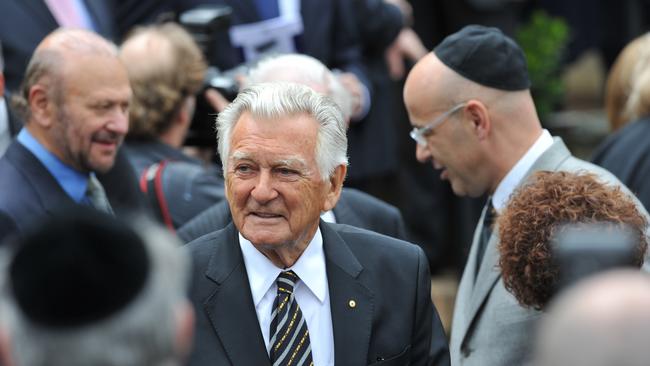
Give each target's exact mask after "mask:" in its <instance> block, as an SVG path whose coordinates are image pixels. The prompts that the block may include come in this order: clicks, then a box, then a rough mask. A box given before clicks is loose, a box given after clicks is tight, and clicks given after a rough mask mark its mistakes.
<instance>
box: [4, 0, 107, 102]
mask: <svg viewBox="0 0 650 366" xmlns="http://www.w3.org/2000/svg"><path fill="white" fill-rule="evenodd" d="M112 1H113V0H83V2H84V4H85V5H86V8H87V9H88V13H89V14H90V17H91V18H92V21H93V23H94V24H95V26H96V27H97V32H98V33H99V34H101V35H103V36H105V37H107V38H109V39H111V38H113V36H114V34H115V26H114V23H113V21H114V19H113V5H112ZM58 26H59V25H58V24H57V22H56V20H55V19H54V17H53V16H52V13H50V9H49V8H48V7H47V5H46V4H45V1H44V0H2V1H0V39H1V40H2V50H3V55H4V60H5V69H4V74H5V78H6V81H7V88H8V89H9V90H11V91H15V90H17V89H18V86H19V85H20V82H21V81H22V78H23V74H24V73H25V69H26V68H27V63H28V62H29V59H30V57H31V56H32V52H33V51H34V49H35V48H36V46H37V45H38V44H39V43H40V42H41V40H43V38H44V37H45V36H46V35H48V33H50V32H51V31H53V30H55V29H56V28H57V27H58Z"/></svg>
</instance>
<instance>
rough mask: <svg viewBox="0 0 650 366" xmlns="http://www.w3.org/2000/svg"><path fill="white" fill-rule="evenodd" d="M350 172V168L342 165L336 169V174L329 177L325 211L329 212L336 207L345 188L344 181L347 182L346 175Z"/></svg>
mask: <svg viewBox="0 0 650 366" xmlns="http://www.w3.org/2000/svg"><path fill="white" fill-rule="evenodd" d="M347 172H348V167H347V166H346V165H344V164H340V165H339V166H337V167H336V169H334V172H333V173H332V175H331V176H330V177H329V185H328V188H327V196H326V197H325V203H324V205H323V211H329V210H331V209H333V208H334V206H336V203H337V202H338V201H339V197H340V196H341V189H342V188H343V181H344V180H345V174H347Z"/></svg>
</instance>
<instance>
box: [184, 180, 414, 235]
mask: <svg viewBox="0 0 650 366" xmlns="http://www.w3.org/2000/svg"><path fill="white" fill-rule="evenodd" d="M333 211H334V216H335V217H336V222H337V223H339V224H346V225H350V226H355V227H359V228H362V229H367V230H372V231H376V232H378V233H380V234H384V235H388V236H392V237H393V238H397V239H402V240H407V235H406V228H405V225H404V220H403V219H402V214H401V213H400V212H399V210H398V209H397V207H395V206H392V205H389V204H388V203H385V202H383V201H381V200H379V199H377V198H375V197H373V196H371V195H369V194H367V193H363V192H361V191H358V190H356V189H352V188H343V191H342V192H341V198H340V199H339V202H338V203H337V204H336V207H334V210H333ZM231 221H232V216H231V215H230V207H228V202H227V201H225V200H224V201H222V202H220V203H217V204H215V205H213V206H212V207H210V208H208V209H207V210H205V211H203V212H202V213H200V214H199V215H198V216H196V217H195V218H193V219H192V220H190V221H188V222H187V223H186V224H185V225H183V226H182V227H181V228H180V229H179V230H178V231H177V232H176V233H177V234H178V236H179V237H180V238H181V239H183V241H184V242H186V243H188V242H190V241H192V240H194V239H196V238H198V237H200V236H203V235H205V234H208V233H211V232H213V231H215V230H220V229H222V228H224V227H226V225H228V224H229V223H230V222H231Z"/></svg>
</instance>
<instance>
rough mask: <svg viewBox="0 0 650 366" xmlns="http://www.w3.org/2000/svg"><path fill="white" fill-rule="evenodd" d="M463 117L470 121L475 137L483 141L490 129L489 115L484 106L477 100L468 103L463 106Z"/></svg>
mask: <svg viewBox="0 0 650 366" xmlns="http://www.w3.org/2000/svg"><path fill="white" fill-rule="evenodd" d="M465 116H467V117H468V118H469V120H470V121H471V123H472V127H473V129H474V133H475V134H476V137H477V138H478V139H479V140H485V139H486V138H487V137H488V136H489V134H490V129H491V128H492V122H491V120H490V113H489V112H488V110H487V107H486V106H485V104H483V103H482V102H480V101H478V100H470V101H468V102H467V105H466V106H465Z"/></svg>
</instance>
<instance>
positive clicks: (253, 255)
mask: <svg viewBox="0 0 650 366" xmlns="http://www.w3.org/2000/svg"><path fill="white" fill-rule="evenodd" d="M239 246H240V247H241V251H242V255H243V256H244V264H245V265H246V273H247V274H248V282H249V283H250V287H251V294H252V295H253V303H254V304H255V306H257V305H258V304H259V302H260V301H261V300H262V298H263V297H264V295H265V294H266V293H267V292H268V290H269V289H270V288H271V286H273V284H274V283H275V280H276V278H277V277H278V275H279V274H280V272H282V271H283V269H281V268H278V267H276V266H275V265H274V264H273V263H272V262H271V261H270V260H269V259H268V258H267V257H266V256H265V255H264V254H262V253H261V252H260V251H259V250H257V248H255V246H254V245H253V244H252V243H251V242H250V241H248V240H247V239H246V238H244V237H243V236H242V235H241V233H239ZM284 270H293V271H294V272H295V273H296V274H297V275H298V277H299V278H300V281H299V282H298V283H297V284H296V286H301V284H303V283H304V284H305V286H307V288H308V289H309V290H310V291H311V292H312V293H313V294H314V296H316V297H317V298H318V300H319V301H320V302H321V303H323V302H324V301H325V296H326V295H327V276H324V274H326V273H327V271H326V266H325V251H324V250H323V236H322V235H321V232H320V227H319V228H318V229H317V230H316V234H314V237H313V238H312V240H311V242H310V243H309V245H308V246H307V248H306V249H305V251H304V252H303V253H302V255H301V256H300V258H298V260H297V261H296V263H294V265H293V266H292V267H290V268H286V269H284Z"/></svg>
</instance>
